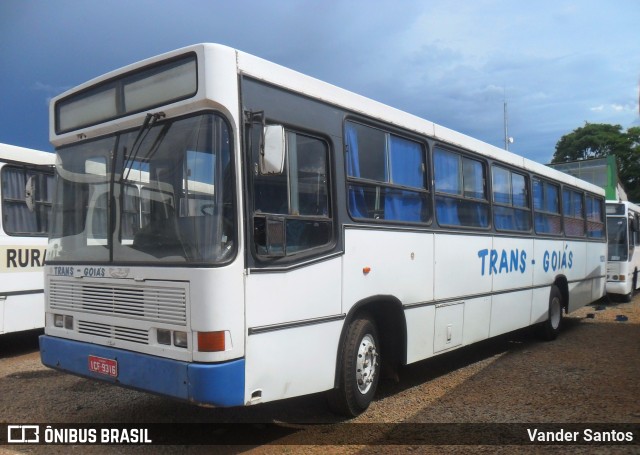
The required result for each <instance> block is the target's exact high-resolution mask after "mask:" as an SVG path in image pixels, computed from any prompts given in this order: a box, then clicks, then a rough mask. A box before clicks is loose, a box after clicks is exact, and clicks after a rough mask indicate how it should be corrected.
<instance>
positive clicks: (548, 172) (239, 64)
mask: <svg viewBox="0 0 640 455" xmlns="http://www.w3.org/2000/svg"><path fill="white" fill-rule="evenodd" d="M189 52H195V53H196V54H197V55H198V58H199V59H202V61H200V62H198V73H199V74H200V75H203V74H204V73H203V71H204V70H205V69H206V70H208V69H209V68H223V70H226V68H232V67H234V68H235V71H236V72H237V73H238V74H244V75H247V76H250V77H252V78H255V79H258V80H262V81H265V82H267V83H270V84H273V85H276V86H280V87H283V88H286V89H287V90H291V91H294V92H298V93H301V94H303V95H306V96H309V97H311V98H315V99H318V100H321V101H324V102H326V103H329V104H331V105H334V106H339V107H341V108H344V109H346V110H348V111H351V112H354V113H358V114H362V115H364V116H367V117H371V118H375V119H379V120H382V121H384V122H387V123H390V124H392V125H396V126H398V127H399V128H402V129H406V130H409V131H413V132H416V133H418V134H421V135H425V136H428V137H431V138H433V139H435V140H440V141H443V142H444V143H447V144H451V145H454V146H458V147H461V148H463V149H466V150H469V151H473V152H476V153H479V154H482V155H484V156H486V157H489V158H492V159H495V160H497V161H501V162H503V163H506V164H510V165H513V166H516V167H519V168H523V169H526V170H528V171H530V172H533V173H535V174H538V175H540V176H542V177H547V178H550V179H553V180H558V181H562V182H564V183H566V184H569V185H572V186H575V187H578V188H582V189H584V190H587V191H590V192H593V193H597V194H599V195H602V196H604V190H603V189H602V188H600V187H598V186H596V185H593V184H591V183H588V182H586V181H584V180H581V179H578V178H576V177H574V176H571V175H569V174H565V173H563V172H560V171H557V170H555V169H552V168H550V167H548V166H545V165H543V164H540V163H537V162H535V161H532V160H529V159H527V158H524V157H522V156H520V155H517V154H515V153H512V152H509V151H506V150H503V149H501V148H499V147H496V146H493V145H491V144H488V143H486V142H482V141H480V140H478V139H474V138H472V137H470V136H467V135H465V134H462V133H459V132H456V131H454V130H451V129H449V128H446V127H444V126H441V125H437V124H435V123H433V122H431V121H428V120H425V119H422V118H420V117H417V116H415V115H413V114H409V113H407V112H404V111H401V110H399V109H396V108H393V107H390V106H388V105H385V104H383V103H380V102H378V101H374V100H372V99H370V98H366V97H364V96H361V95H358V94H356V93H353V92H350V91H348V90H345V89H342V88H339V87H337V86H335V85H332V84H329V83H327V82H323V81H321V80H319V79H316V78H313V77H311V76H307V75H305V74H302V73H299V72H297V71H294V70H292V69H289V68H286V67H284V66H281V65H278V64H276V63H273V62H270V61H267V60H264V59H262V58H260V57H256V56H253V55H251V54H247V53H245V52H242V51H239V50H236V49H233V48H230V47H228V46H224V45H221V44H210V43H203V44H196V45H192V46H188V47H184V48H181V49H177V50H174V51H171V52H168V53H165V54H162V55H158V56H156V57H152V58H149V59H146V60H142V61H140V62H137V63H133V64H131V65H128V66H126V67H123V68H120V69H118V70H115V71H111V72H109V73H107V74H104V75H102V76H99V77H97V78H95V79H92V80H90V81H87V82H85V83H83V84H81V85H79V86H78V87H75V88H73V89H71V90H68V91H66V92H65V93H63V94H61V95H59V96H57V97H55V98H53V99H52V100H51V105H50V116H51V119H50V125H51V127H50V128H51V130H50V139H51V141H52V143H54V144H56V145H61V144H62V143H63V142H65V139H72V138H73V139H75V138H76V137H82V138H85V137H87V136H86V135H85V134H84V131H86V130H87V128H84V129H83V128H80V129H78V131H70V132H67V133H62V134H60V135H57V134H56V133H55V126H54V122H55V120H54V114H55V103H56V102H58V101H59V100H61V99H63V98H65V97H67V96H70V95H72V94H75V93H80V92H82V91H84V90H87V89H89V88H90V87H93V86H96V85H99V84H102V83H105V82H107V81H109V80H111V79H113V78H117V77H118V76H120V75H123V74H128V73H131V72H133V71H136V70H138V69H140V68H143V67H146V66H148V65H152V64H155V63H158V62H161V61H163V60H167V59H173V58H176V57H177V56H180V55H184V54H186V53H189ZM210 62H216V64H215V65H213V64H209V63H210ZM203 79H205V80H204V81H199V82H198V84H200V85H202V86H203V87H204V86H206V84H209V83H210V81H209V80H208V78H203ZM234 79H235V76H234ZM215 82H216V83H218V81H215ZM206 92H207V90H199V91H198V95H196V97H195V99H194V98H191V99H190V100H186V101H181V102H178V103H175V105H176V108H177V109H176V110H175V112H184V105H185V104H188V103H191V102H196V101H198V102H199V101H202V98H203V97H205V96H206ZM228 108H232V106H228ZM145 115H146V112H138V113H135V114H132V115H129V116H127V118H126V121H125V119H124V118H120V119H114V120H111V121H109V122H105V124H104V125H100V127H99V128H98V130H99V131H94V132H93V133H94V134H96V133H97V134H104V132H106V131H108V130H109V129H111V128H116V127H119V128H122V127H124V126H125V125H129V124H130V123H131V122H132V121H135V122H137V124H138V125H139V124H140V122H141V119H143V118H144V116H145ZM231 115H235V113H234V112H233V111H231ZM107 125H109V128H104V127H106V126H107ZM131 127H133V125H131ZM81 130H84V131H83V132H82V134H76V133H78V132H79V131H81Z"/></svg>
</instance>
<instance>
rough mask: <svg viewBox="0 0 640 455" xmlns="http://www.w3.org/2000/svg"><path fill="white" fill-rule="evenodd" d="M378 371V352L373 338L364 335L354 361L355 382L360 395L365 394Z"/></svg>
mask: <svg viewBox="0 0 640 455" xmlns="http://www.w3.org/2000/svg"><path fill="white" fill-rule="evenodd" d="M377 369H378V351H377V350H376V345H375V341H374V339H373V337H372V336H371V335H365V336H364V338H362V341H360V346H359V347H358V358H357V360H356V381H357V384H358V390H359V391H360V393H361V394H363V395H364V394H366V393H367V392H368V391H369V389H371V386H372V385H373V381H374V379H375V375H376V372H377Z"/></svg>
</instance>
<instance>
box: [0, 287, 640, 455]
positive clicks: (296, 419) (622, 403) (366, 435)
mask: <svg viewBox="0 0 640 455" xmlns="http://www.w3.org/2000/svg"><path fill="white" fill-rule="evenodd" d="M563 322H564V329H563V332H562V333H561V335H560V336H559V337H558V339H557V340H555V341H553V342H542V341H539V340H538V339H537V338H536V337H535V336H534V335H533V334H532V331H531V330H529V329H527V330H521V331H518V332H514V333H511V334H507V335H503V336H500V337H497V338H495V339H492V340H487V341H484V342H481V343H477V344H475V345H473V346H469V347H466V348H463V349H460V350H458V351H454V352H451V353H448V354H445V355H442V356H438V357H436V358H433V359H429V360H426V361H423V362H420V363H418V364H415V365H410V366H407V367H405V368H403V369H402V370H401V372H400V378H399V379H400V380H399V381H398V382H396V381H393V380H388V379H387V380H384V381H381V383H380V386H379V391H378V395H377V398H376V400H375V401H374V403H372V405H371V407H370V408H369V409H368V410H367V412H365V413H364V414H363V415H361V416H360V417H358V418H356V419H353V420H350V421H345V420H342V419H340V418H338V417H336V416H334V415H333V414H331V413H330V412H329V411H328V410H327V408H326V404H325V401H324V396H323V395H322V394H318V395H312V396H308V397H302V398H295V399H291V400H284V401H280V402H276V403H267V404H262V405H258V406H255V407H248V408H233V409H208V408H198V407H194V406H191V405H189V404H186V403H181V402H176V401H173V400H169V399H166V398H163V397H157V396H153V395H149V394H145V393H141V392H137V391H133V390H126V389H122V388H119V387H114V386H111V385H108V384H102V383H98V382H93V381H89V380H86V379H82V378H77V377H74V376H69V375H65V374H62V373H59V372H56V371H53V370H50V369H48V368H45V367H44V366H42V365H41V363H40V359H39V353H38V351H37V336H38V335H39V334H40V333H41V332H38V331H35V332H29V333H24V334H13V335H8V336H4V337H0V423H3V424H15V423H41V424H49V423H54V424H64V423H69V424H74V423H75V424H96V425H98V424H100V423H122V424H124V423H127V424H140V426H144V425H145V424H150V423H161V424H165V426H163V427H162V428H163V431H166V432H167V434H166V435H165V436H167V437H169V438H171V436H172V434H173V436H180V434H179V432H180V431H184V430H185V426H178V427H177V428H175V429H174V428H173V426H172V424H174V423H186V424H189V425H190V428H194V429H197V430H202V431H213V432H215V431H218V432H224V431H230V432H231V436H233V437H232V438H231V441H232V443H231V444H227V445H217V446H203V445H189V444H183V445H180V446H175V445H173V446H161V445H153V446H143V445H141V446H124V445H117V446H106V445H103V446H100V445H98V446H80V445H74V446H64V445H57V446H46V445H39V446H38V445H10V446H7V445H5V446H0V453H2V454H5V453H7V454H22V453H47V454H48V453H60V454H63V453H64V454H67V453H83V454H84V453H96V454H110V453H144V454H147V453H149V454H151V453H196V454H200V453H251V454H271V453H317V454H326V453H343V454H344V453H369V452H371V451H373V452H376V453H399V452H400V453H559V452H562V453H640V446H639V445H638V444H639V443H638V439H640V400H639V399H638V397H640V351H639V347H640V295H636V296H635V299H634V301H633V302H631V303H615V302H613V303H608V302H603V303H598V304H594V305H590V306H587V307H585V308H582V309H581V310H579V311H577V312H575V313H573V314H571V315H569V316H568V317H566V318H565V319H564V321H563ZM229 424H231V425H230V426H229ZM238 424H239V425H238ZM545 425H546V426H545ZM624 425H626V426H624ZM547 427H548V428H550V429H553V430H556V431H557V430H558V429H560V428H567V429H576V430H578V431H582V430H584V429H586V428H589V427H595V428H597V429H601V430H603V431H607V430H609V429H610V430H613V429H616V428H618V429H620V428H622V429H623V430H625V429H631V430H633V431H635V434H634V438H635V439H634V441H635V444H634V445H600V444H597V445H578V446H576V445H571V446H566V445H557V444H556V445H509V446H502V445H499V444H497V443H495V441H496V438H498V440H499V437H500V434H501V433H505V434H506V433H509V432H514V431H515V432H519V433H522V432H524V431H526V428H530V429H533V428H542V429H544V428H547ZM172 432H174V433H172ZM438 433H442V435H443V439H442V440H438V439H437V435H438ZM245 434H246V443H245V442H244V440H243V438H244V435H245ZM256 434H258V435H259V436H260V437H256ZM452 435H453V436H452ZM2 436H4V435H0V438H1V437H2ZM223 436H224V434H223ZM434 438H435V439H434ZM474 438H475V439H474ZM0 440H2V439H0ZM443 440H444V441H445V442H447V445H441V444H442V441H443ZM478 440H479V441H489V442H487V443H486V444H491V445H484V446H478V445H470V441H471V442H473V441H478ZM506 440H507V441H509V439H506ZM221 441H223V442H229V441H230V439H228V438H227V439H225V438H224V437H223V438H222V439H221ZM257 441H259V442H257ZM434 441H435V444H437V445H433V444H434ZM437 441H440V442H437ZM476 443H477V442H476ZM236 444H238V445H236Z"/></svg>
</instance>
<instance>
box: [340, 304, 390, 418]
mask: <svg viewBox="0 0 640 455" xmlns="http://www.w3.org/2000/svg"><path fill="white" fill-rule="evenodd" d="M379 350H380V346H379V339H378V330H377V328H376V325H375V323H374V322H373V319H372V318H371V317H370V316H369V315H368V314H362V315H360V316H359V317H357V318H356V319H355V320H353V321H352V322H351V324H349V327H348V329H347V335H346V337H345V340H344V344H343V346H342V352H341V354H342V355H341V358H342V362H341V365H340V375H339V378H338V388H336V389H333V390H330V391H329V392H328V399H329V406H330V407H331V409H332V411H334V412H336V413H338V414H342V415H345V416H347V417H355V416H357V415H359V414H361V413H362V412H363V411H365V410H366V409H367V408H368V407H369V404H370V403H371V401H372V400H373V396H374V395H375V393H376V389H377V387H378V380H379V378H380V353H379Z"/></svg>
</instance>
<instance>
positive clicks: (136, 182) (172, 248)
mask: <svg viewBox="0 0 640 455" xmlns="http://www.w3.org/2000/svg"><path fill="white" fill-rule="evenodd" d="M56 173H57V182H58V184H57V186H56V188H57V194H56V199H55V202H54V204H55V209H54V211H53V212H54V218H53V221H52V227H51V234H50V238H49V247H48V251H47V259H48V261H49V262H50V263H55V262H65V263H69V262H74V263H78V262H87V263H92V262H93V263H155V262H163V263H165V262H167V263H185V262H186V263H200V264H216V263H220V262H226V261H227V260H228V259H230V258H231V257H232V255H233V253H234V252H235V242H234V238H235V227H234V226H235V208H234V197H233V172H232V163H231V136H230V132H229V128H228V126H227V123H226V122H225V121H224V120H223V119H222V118H221V117H220V116H218V115H215V114H211V113H207V114H201V115H197V116H192V117H187V118H181V119H177V120H168V121H162V122H156V123H152V124H151V126H146V125H145V126H143V127H142V129H138V130H133V131H128V132H123V133H118V134H115V135H113V136H107V137H103V138H100V139H97V140H93V141H87V142H83V143H80V144H76V145H72V146H70V147H65V148H62V149H59V150H58V163H57V169H56Z"/></svg>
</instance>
